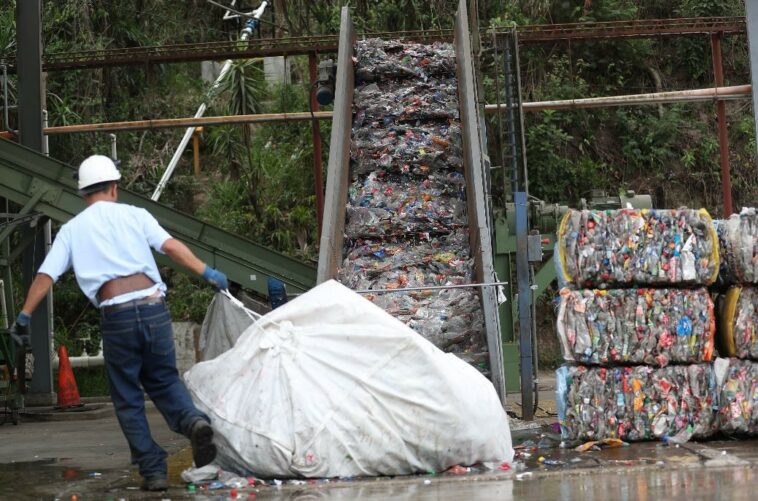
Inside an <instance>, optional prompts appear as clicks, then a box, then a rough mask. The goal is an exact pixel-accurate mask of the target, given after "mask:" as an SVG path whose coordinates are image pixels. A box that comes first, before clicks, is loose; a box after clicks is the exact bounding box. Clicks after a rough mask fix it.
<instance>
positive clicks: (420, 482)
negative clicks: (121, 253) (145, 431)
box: [0, 409, 758, 501]
mask: <svg viewBox="0 0 758 501" xmlns="http://www.w3.org/2000/svg"><path fill="white" fill-rule="evenodd" d="M148 416H149V421H150V425H151V429H152V431H153V434H154V436H155V438H156V441H157V442H158V443H159V444H161V445H162V446H163V447H164V448H165V449H166V450H167V451H168V452H169V453H170V454H171V458H170V461H169V476H170V480H171V483H172V488H171V489H170V490H169V491H168V492H166V493H162V494H151V493H143V492H141V491H139V490H138V486H139V484H140V479H139V477H138V475H136V474H135V472H134V470H133V469H132V468H131V467H130V465H129V454H128V449H127V446H126V441H125V440H124V438H123V437H122V435H121V432H120V430H119V428H118V425H117V423H116V420H115V417H113V416H109V417H105V418H103V419H99V420H95V421H66V422H52V423H39V422H26V423H22V424H21V425H20V426H17V427H16V426H11V425H4V426H0V499H2V500H5V499H9V500H16V499H18V500H25V499H63V500H69V499H73V498H72V496H76V499H77V501H81V500H86V499H100V500H105V499H114V500H118V499H172V500H175V499H190V500H198V501H200V500H228V499H237V500H239V499H261V500H263V499H272V500H273V499H276V500H298V501H309V500H328V499H335V500H349V499H358V498H361V499H368V500H373V499H376V500H379V499H382V500H384V499H399V500H406V499H407V500H411V499H413V500H416V499H419V500H485V499H486V500H491V499H501V500H510V499H514V500H515V499H519V500H520V499H524V500H543V499H562V500H569V501H572V500H577V501H579V500H581V501H594V500H632V499H634V500H637V499H639V500H651V501H652V500H661V499H666V500H668V499H687V500H695V499H726V500H730V499H734V500H742V499H758V440H754V439H753V440H723V439H720V440H712V441H708V442H703V443H690V444H685V445H682V446H678V447H676V446H667V445H664V444H662V443H659V442H648V443H641V444H634V445H631V446H629V447H622V448H616V449H604V450H600V451H592V452H585V453H579V452H575V451H573V450H570V449H562V448H560V447H558V445H559V442H558V436H557V435H556V434H555V433H554V429H552V428H551V427H549V426H546V427H543V428H541V429H532V430H523V431H514V433H513V437H514V445H516V446H517V447H518V450H517V452H518V459H517V461H516V463H515V464H514V467H513V468H512V469H510V470H508V471H504V470H500V469H494V470H486V469H484V468H474V469H472V471H470V472H468V473H465V472H464V473H457V474H456V473H443V474H436V475H421V476H412V477H395V478H380V479H356V480H345V479H343V480H331V481H329V482H326V481H312V482H310V483H307V482H306V483H303V482H290V483H288V482H286V481H285V482H284V483H283V484H282V485H281V486H273V485H260V486H256V487H247V488H244V489H239V490H236V491H232V490H230V489H222V490H215V491H212V490H203V489H200V488H199V487H198V488H196V490H195V492H189V491H188V490H187V487H186V486H185V485H184V484H183V483H182V482H181V480H180V478H179V473H180V472H181V470H182V469H183V468H185V467H186V466H187V465H188V464H189V463H190V461H191V460H190V455H189V453H188V449H187V445H188V444H187V441H186V439H184V437H181V436H178V435H176V434H174V433H172V432H171V431H169V430H168V429H167V427H166V425H165V423H163V421H162V418H161V416H160V415H159V414H158V413H157V412H156V411H155V410H154V409H150V410H149V412H148ZM495 466H497V465H495Z"/></svg>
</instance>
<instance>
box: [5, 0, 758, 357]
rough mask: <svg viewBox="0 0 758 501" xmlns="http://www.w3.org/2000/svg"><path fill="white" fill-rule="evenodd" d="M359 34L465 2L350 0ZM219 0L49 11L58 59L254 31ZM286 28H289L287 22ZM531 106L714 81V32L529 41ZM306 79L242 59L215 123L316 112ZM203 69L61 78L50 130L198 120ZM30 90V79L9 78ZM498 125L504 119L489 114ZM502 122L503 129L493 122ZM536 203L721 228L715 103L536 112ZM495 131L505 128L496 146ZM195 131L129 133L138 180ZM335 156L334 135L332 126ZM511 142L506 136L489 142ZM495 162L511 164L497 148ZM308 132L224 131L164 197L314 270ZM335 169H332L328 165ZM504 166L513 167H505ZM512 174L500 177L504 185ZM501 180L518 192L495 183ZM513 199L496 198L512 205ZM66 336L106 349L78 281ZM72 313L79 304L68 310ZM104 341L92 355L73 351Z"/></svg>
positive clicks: (523, 19)
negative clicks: (703, 211)
mask: <svg viewBox="0 0 758 501" xmlns="http://www.w3.org/2000/svg"><path fill="white" fill-rule="evenodd" d="M16 1H18V0H11V1H9V2H4V3H3V4H2V5H0V57H1V55H2V54H8V53H11V52H13V51H14V50H15V40H14V37H15V28H14V22H15V21H14V15H13V12H14V8H15V2H16ZM342 3H344V2H342V1H341V0H340V1H338V0H324V1H318V2H312V1H307V0H291V1H285V0H277V1H274V2H272V4H273V5H272V9H270V10H269V12H268V13H267V14H266V17H265V18H264V20H266V21H268V23H266V24H264V25H263V27H262V30H263V33H262V36H266V37H268V36H274V35H276V36H299V35H307V34H323V33H337V30H338V27H339V9H340V6H341V5H342ZM348 3H349V5H350V6H351V8H353V14H354V18H355V23H356V26H357V28H358V30H359V31H362V32H365V33H378V32H384V31H395V30H417V29H432V28H434V29H436V28H449V27H451V24H452V20H453V16H454V12H455V9H456V8H457V1H455V0H433V1H430V2H422V1H419V0H376V1H368V0H351V1H350V2H348ZM477 4H478V7H479V18H480V25H481V26H482V29H483V30H484V29H486V27H488V26H512V25H514V24H517V25H523V24H538V23H566V22H581V21H606V20H625V19H645V18H667V17H697V16H735V15H737V16H739V15H743V14H744V5H743V2H742V0H673V1H671V2H660V1H654V0H584V1H583V2H565V1H557V0H524V1H515V0H478V2H477ZM221 17H222V11H221V10H220V9H218V8H217V7H214V6H212V5H210V4H208V3H207V2H205V1H204V0H189V1H186V2H167V1H165V0H126V1H120V2H111V1H107V0H86V1H85V0H45V2H44V15H43V18H44V43H45V51H46V52H49V53H52V52H62V51H71V50H76V49H92V48H112V47H113V48H115V47H129V46H138V45H160V44H169V43H185V42H201V41H215V40H224V39H227V38H228V37H235V36H236V34H237V33H238V30H239V26H236V25H234V24H225V23H224V22H222V20H221ZM272 23H273V24H272ZM722 47H723V60H724V66H725V77H726V85H736V84H744V83H749V81H750V79H749V61H748V54H747V45H746V36H744V35H727V36H725V37H724V40H723V43H722ZM520 59H521V74H522V79H521V83H522V87H523V95H524V99H525V101H544V100H553V99H569V98H582V97H592V96H610V95H623V94H635V93H645V92H657V91H668V90H681V89H690V88H707V87H712V86H713V69H712V63H711V48H710V43H709V39H708V37H706V36H703V35H692V36H683V37H660V38H653V39H608V40H593V41H576V42H572V43H567V42H555V43H545V44H539V45H525V46H522V47H521V53H520ZM290 63H291V64H292V70H291V74H290V77H291V80H290V82H291V83H288V84H286V85H278V84H275V85H272V84H268V83H267V82H266V81H265V80H264V78H263V71H262V68H263V66H262V63H261V62H260V61H240V62H237V63H235V66H234V68H233V71H231V72H230V73H229V77H228V78H227V80H226V81H225V82H224V85H222V86H221V88H220V89H219V91H218V92H217V94H216V96H215V97H214V99H213V104H212V106H211V107H210V109H209V111H208V114H209V115H216V114H219V115H220V114H238V113H258V112H280V111H306V110H308V100H307V96H308V87H309V85H308V69H307V60H306V59H305V58H304V57H292V58H290ZM493 71H494V70H493V65H492V60H491V56H490V55H489V54H488V53H486V52H485V57H484V59H483V61H482V72H483V82H484V87H485V96H486V99H487V101H488V102H493V101H494V99H495V90H494V89H495V86H494V77H495V75H494V74H493ZM200 73H201V72H200V64H199V63H186V64H163V65H151V66H144V67H142V66H131V67H119V68H108V69H99V70H74V71H67V72H51V73H50V74H49V75H48V79H47V106H48V110H49V116H50V122H51V124H52V125H64V124H73V123H87V122H105V121H117V120H132V119H143V118H158V117H184V116H190V115H192V114H193V113H194V112H195V110H196V107H197V105H198V104H199V103H200V102H201V101H202V99H203V96H204V95H205V94H206V93H207V92H208V87H209V84H208V83H206V82H203V80H202V79H201V78H200ZM11 84H12V88H11V91H12V92H11V94H12V96H13V95H15V86H16V81H15V79H12V80H11ZM727 113H728V119H729V141H730V160H731V165H732V184H733V197H734V205H735V207H737V208H739V207H740V206H741V205H743V204H745V205H751V204H754V202H755V200H756V199H757V198H758V197H757V195H758V190H757V189H756V182H755V167H754V166H755V150H756V141H755V132H754V131H755V129H754V123H753V117H752V108H751V103H750V102H748V101H746V100H741V101H733V102H730V103H728V105H727ZM490 120H491V121H492V120H493V119H491V118H490ZM491 123H492V122H491ZM525 126H526V146H527V158H528V166H529V180H530V191H531V194H532V195H534V196H536V197H538V198H542V199H544V200H547V201H550V202H567V203H575V202H576V201H577V200H578V199H579V198H580V197H581V196H582V195H583V194H584V193H585V192H586V191H587V190H588V189H590V188H603V189H606V190H610V191H615V190H618V189H622V188H623V189H634V190H636V191H638V192H643V193H650V194H652V195H653V196H654V198H655V202H656V204H657V205H658V206H670V207H674V206H680V205H689V206H704V207H706V208H708V209H709V210H710V211H711V213H712V214H714V215H716V216H719V215H721V213H722V210H721V187H720V181H719V180H720V172H719V159H718V141H717V137H716V113H715V107H714V106H713V104H712V103H703V104H697V105H695V104H678V105H661V106H644V107H623V108H605V109H593V110H587V111H544V112H538V113H528V114H527V115H526V123H525ZM494 130H496V129H495V128H491V130H490V135H491V137H492V134H493V131H494ZM183 132H184V131H183V130H178V129H176V130H166V129H163V130H159V131H146V132H141V131H138V132H123V133H118V134H117V136H118V148H119V157H120V158H121V159H122V160H123V164H122V166H123V169H124V172H125V181H124V184H125V185H126V186H127V187H129V188H130V189H133V190H136V191H139V192H142V193H145V194H149V193H151V192H152V191H153V189H154V188H155V186H156V184H157V182H158V180H159V179H160V176H161V174H162V172H163V169H164V168H165V166H166V165H167V164H168V161H169V159H170V157H171V155H172V154H173V151H174V149H175V147H176V145H177V144H178V142H179V138H180V137H181V135H182V133H183ZM321 135H322V138H323V139H324V153H323V159H324V161H326V158H327V157H328V139H329V124H327V123H324V122H322V123H321ZM496 144H497V143H496V141H492V140H491V141H490V145H491V147H494V146H495V145H496ZM50 148H51V153H52V155H53V156H55V157H57V158H60V159H63V160H65V161H67V162H69V163H72V164H77V163H78V162H80V161H81V160H82V159H83V158H84V157H86V156H87V155H89V154H92V153H95V152H98V153H107V152H108V151H109V138H108V137H107V134H75V135H66V136H54V137H51V140H50ZM490 153H491V157H492V158H493V159H497V158H499V153H498V152H497V151H491V152H490ZM312 155H313V152H312V147H311V130H310V123H307V122H299V123H289V124H276V125H257V126H249V125H245V126H215V127H208V128H206V129H205V131H204V133H203V139H202V146H201V160H202V162H201V163H202V176H201V177H200V178H195V177H194V176H192V167H191V163H192V155H191V152H190V151H189V150H188V151H187V153H186V154H185V155H184V157H183V158H182V161H181V162H180V166H179V168H178V170H177V172H176V174H175V175H174V178H173V179H172V181H171V183H170V184H169V188H168V189H167V190H166V192H165V193H164V195H163V198H162V201H163V202H165V203H169V204H172V205H174V206H176V207H178V208H180V209H182V210H184V211H187V212H189V213H193V214H194V215H196V216H197V217H200V218H202V219H204V220H206V221H209V222H212V223H214V224H217V225H219V226H221V227H223V228H225V229H227V230H230V231H233V232H236V233H239V234H242V235H245V236H247V237H249V238H251V239H254V240H257V241H260V242H261V243H264V244H266V245H269V246H271V247H273V248H276V249H278V250H280V251H282V252H285V253H288V254H291V255H294V256H297V257H300V258H302V259H306V260H313V259H315V257H316V255H317V248H316V245H317V231H316V216H315V214H316V209H315V196H314V189H313V187H314V182H313V168H312V162H313V157H312ZM324 163H326V162H324ZM500 172H503V171H502V170H501V171H500ZM499 175H502V174H499ZM493 186H495V187H498V186H502V181H501V180H495V182H493ZM496 195H497V193H496ZM166 277H167V280H168V281H169V283H170V289H171V291H172V292H171V296H170V300H171V304H172V312H173V314H174V316H175V318H176V319H177V320H178V319H182V320H185V319H186V320H195V321H197V320H200V319H201V318H202V316H203V313H204V309H205V305H206V304H207V301H208V299H209V297H210V292H209V290H208V289H207V287H205V286H202V285H200V284H199V283H198V282H197V281H195V280H191V279H189V278H187V277H186V276H182V275H178V274H173V273H166ZM56 304H57V305H58V307H57V308H56V315H57V316H58V318H59V320H60V321H59V322H58V325H59V328H58V329H59V330H58V332H57V333H56V339H58V340H59V342H63V343H65V344H70V348H71V349H72V351H74V352H80V351H81V350H82V349H83V348H84V346H82V345H83V344H86V343H92V342H95V341H96V340H97V328H96V324H97V312H96V311H95V310H94V308H92V307H91V306H88V304H87V301H86V300H85V299H84V298H83V297H82V296H81V294H79V293H78V291H77V289H76V284H75V282H74V280H73V279H72V278H71V277H69V278H66V279H64V280H63V281H62V283H61V284H60V285H59V286H57V287H56ZM64 305H65V306H64ZM82 335H84V337H85V338H86V337H89V338H90V341H87V342H85V343H81V342H79V344H78V345H77V344H76V343H73V339H74V338H75V337H76V338H81V337H82Z"/></svg>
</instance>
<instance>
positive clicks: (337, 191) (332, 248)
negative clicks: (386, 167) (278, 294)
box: [317, 7, 355, 283]
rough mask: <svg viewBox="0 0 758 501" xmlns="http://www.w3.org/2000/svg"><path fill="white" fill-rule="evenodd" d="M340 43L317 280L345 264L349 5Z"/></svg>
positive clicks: (333, 274)
mask: <svg viewBox="0 0 758 501" xmlns="http://www.w3.org/2000/svg"><path fill="white" fill-rule="evenodd" d="M339 44H340V47H339V52H338V54H337V76H336V79H335V85H334V89H335V95H334V118H333V119H332V138H331V141H330V142H329V164H328V166H327V173H326V194H325V199H324V226H323V229H322V231H321V245H320V247H319V253H318V276H317V280H318V283H322V282H325V281H327V280H329V279H332V278H336V276H337V269H338V268H339V267H340V265H341V264H342V244H343V243H344V229H345V206H346V204H347V188H348V179H349V175H348V172H349V168H350V133H351V130H352V126H353V92H354V87H355V72H354V71H353V52H354V47H355V29H354V28H353V21H352V20H351V19H350V11H349V10H348V8H347V7H343V8H342V12H341V14H340V42H339Z"/></svg>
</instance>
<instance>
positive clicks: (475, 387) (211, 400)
mask: <svg viewBox="0 0 758 501" xmlns="http://www.w3.org/2000/svg"><path fill="white" fill-rule="evenodd" d="M185 379H186V382H187V386H188V388H189V389H190V391H191V392H192V394H193V396H194V399H195V402H196V404H197V405H198V406H199V408H201V409H202V410H203V411H204V412H206V413H208V415H209V416H210V417H211V419H212V423H213V427H214V430H215V431H216V432H217V433H216V435H217V437H218V446H219V458H218V461H219V466H221V467H223V468H225V469H228V470H232V471H236V472H238V473H244V474H255V475H259V476H263V477H279V478H287V477H311V478H315V477H335V476H373V475H404V474H411V473H417V472H427V471H430V470H434V471H442V470H445V469H447V468H449V467H450V466H453V465H456V464H464V465H470V464H474V463H477V462H481V461H511V460H512V459H513V448H512V444H511V437H510V430H509V427H508V418H507V415H506V414H505V411H504V410H503V408H502V406H501V404H500V401H499V400H498V396H497V394H496V392H495V389H494V387H493V386H492V384H491V383H490V381H488V380H487V379H486V378H485V377H484V376H482V375H481V374H480V373H479V372H478V371H477V370H476V369H474V368H473V367H471V366H470V365H468V364H466V363H465V362H463V361H462V360H460V359H459V358H457V357H456V356H455V355H452V354H445V353H443V352H442V351H440V350H439V349H437V348H435V347H434V346H433V345H432V344H431V343H430V342H429V341H427V340H425V339H424V338H423V337H421V336H420V335H418V334H416V333H415V332H414V331H413V330H412V329H410V328H409V327H407V326H406V325H404V324H403V323H402V322H400V321H398V320H396V319H395V318H393V317H392V316H390V315H388V314H387V313H385V312H384V311H383V310H382V309H381V308H379V307H377V306H375V305H373V304H372V303H371V302H369V301H367V300H366V299H364V298H362V297H361V296H359V295H358V294H356V293H354V292H352V291H350V290H349V289H347V288H346V287H344V286H342V285H340V284H339V283H337V282H336V281H333V280H332V281H329V282H325V283H323V284H321V285H319V286H318V287H316V288H314V289H312V290H311V291H310V292H308V293H307V294H304V295H303V296H300V297H298V298H297V299H295V300H294V301H291V302H289V303H287V304H286V305H284V306H282V307H280V308H278V309H276V310H274V311H273V312H271V313H269V314H268V315H266V316H265V317H264V318H263V319H262V320H260V321H259V322H258V323H257V324H255V325H253V326H251V327H250V328H249V329H248V330H247V331H245V333H243V335H242V336H241V337H240V339H239V340H238V342H237V344H236V345H235V346H234V348H233V349H231V350H229V351H227V352H226V353H224V354H222V355H220V356H218V357H217V358H215V359H214V360H211V361H208V362H203V363H200V364H198V365H196V366H195V367H194V368H193V369H192V370H191V371H189V372H188V373H187V374H186V375H185Z"/></svg>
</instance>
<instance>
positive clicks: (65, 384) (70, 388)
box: [58, 345, 82, 409]
mask: <svg viewBox="0 0 758 501" xmlns="http://www.w3.org/2000/svg"><path fill="white" fill-rule="evenodd" d="M58 361H59V363H58V407H59V408H61V409H67V408H69V407H79V406H81V405H82V401H81V399H80V398H79V388H77V387H76V379H74V371H73V370H71V362H69V361H68V350H66V347H65V346H63V345H61V346H60V347H59V348H58Z"/></svg>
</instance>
